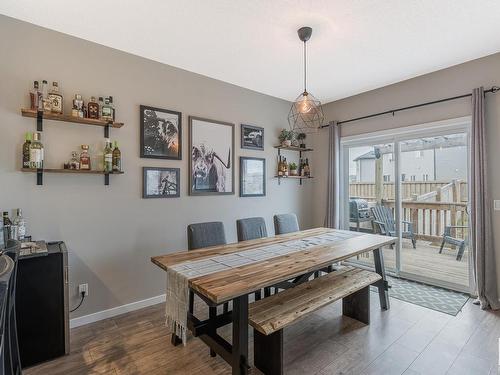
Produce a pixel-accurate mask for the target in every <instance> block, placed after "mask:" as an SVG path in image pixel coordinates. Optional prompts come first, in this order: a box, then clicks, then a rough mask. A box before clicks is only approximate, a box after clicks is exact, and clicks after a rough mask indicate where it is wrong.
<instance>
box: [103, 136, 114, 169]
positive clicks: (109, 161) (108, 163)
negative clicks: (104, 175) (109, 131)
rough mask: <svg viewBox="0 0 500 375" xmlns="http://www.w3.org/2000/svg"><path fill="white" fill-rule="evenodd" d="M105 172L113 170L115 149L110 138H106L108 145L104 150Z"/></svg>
mask: <svg viewBox="0 0 500 375" xmlns="http://www.w3.org/2000/svg"><path fill="white" fill-rule="evenodd" d="M103 162H104V172H113V149H112V148H111V142H110V140H109V138H106V146H105V147H104V152H103Z"/></svg>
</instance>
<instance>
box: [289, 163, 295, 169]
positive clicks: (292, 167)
mask: <svg viewBox="0 0 500 375" xmlns="http://www.w3.org/2000/svg"><path fill="white" fill-rule="evenodd" d="M288 168H290V170H291V171H292V170H296V169H297V164H295V163H290V164H288Z"/></svg>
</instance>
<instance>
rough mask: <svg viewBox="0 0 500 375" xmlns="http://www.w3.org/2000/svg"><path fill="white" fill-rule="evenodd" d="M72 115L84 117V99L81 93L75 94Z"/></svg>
mask: <svg viewBox="0 0 500 375" xmlns="http://www.w3.org/2000/svg"><path fill="white" fill-rule="evenodd" d="M71 116H74V117H83V99H82V96H81V95H80V94H75V98H74V99H73V109H72V110H71Z"/></svg>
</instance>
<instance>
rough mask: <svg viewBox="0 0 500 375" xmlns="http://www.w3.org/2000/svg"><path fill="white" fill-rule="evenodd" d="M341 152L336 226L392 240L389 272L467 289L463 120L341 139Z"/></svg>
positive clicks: (366, 260) (369, 263) (366, 261)
mask: <svg viewBox="0 0 500 375" xmlns="http://www.w3.org/2000/svg"><path fill="white" fill-rule="evenodd" d="M341 154H342V155H341V158H342V163H341V164H342V167H341V176H342V188H341V196H342V207H343V209H342V214H341V222H342V225H343V228H344V229H348V230H353V231H360V232H370V233H379V234H382V235H391V236H395V237H397V238H398V242H397V245H396V246H395V247H394V248H387V249H384V257H385V263H386V268H387V270H388V271H389V273H392V274H394V275H396V276H401V277H405V278H408V279H412V280H417V281H422V282H426V283H429V284H433V285H438V286H442V287H447V288H450V289H455V290H460V291H469V289H470V274H471V273H470V264H469V263H470V262H469V254H470V252H469V246H468V236H469V228H468V225H469V220H468V165H469V119H468V118H462V119H457V120H450V121H444V122H439V123H433V124H427V125H419V126H416V127H409V128H404V129H398V130H397V131H396V132H395V131H392V132H391V133H386V132H381V133H374V134H370V135H363V136H358V137H348V138H344V139H343V140H342V152H341ZM351 261H353V262H356V263H357V264H359V265H361V266H364V267H373V259H372V258H371V256H369V257H358V258H357V259H352V260H351Z"/></svg>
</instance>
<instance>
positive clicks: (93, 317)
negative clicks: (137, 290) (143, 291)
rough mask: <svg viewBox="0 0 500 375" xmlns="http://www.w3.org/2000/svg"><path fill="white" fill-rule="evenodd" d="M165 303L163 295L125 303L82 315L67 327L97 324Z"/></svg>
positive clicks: (71, 321) (72, 320)
mask: <svg viewBox="0 0 500 375" xmlns="http://www.w3.org/2000/svg"><path fill="white" fill-rule="evenodd" d="M162 302H165V294H162V295H159V296H156V297H151V298H147V299H143V300H141V301H136V302H132V303H127V304H126V305H122V306H117V307H113V308H111V309H107V310H103V311H99V312H96V313H93V314H89V315H84V316H80V317H78V318H74V319H71V320H70V321H69V327H70V328H75V327H80V326H83V325H85V324H90V323H94V322H98V321H99V320H103V319H107V318H112V317H113V316H117V315H121V314H125V313H128V312H131V311H135V310H139V309H142V308H144V307H148V306H152V305H156V304H158V303H162Z"/></svg>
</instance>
